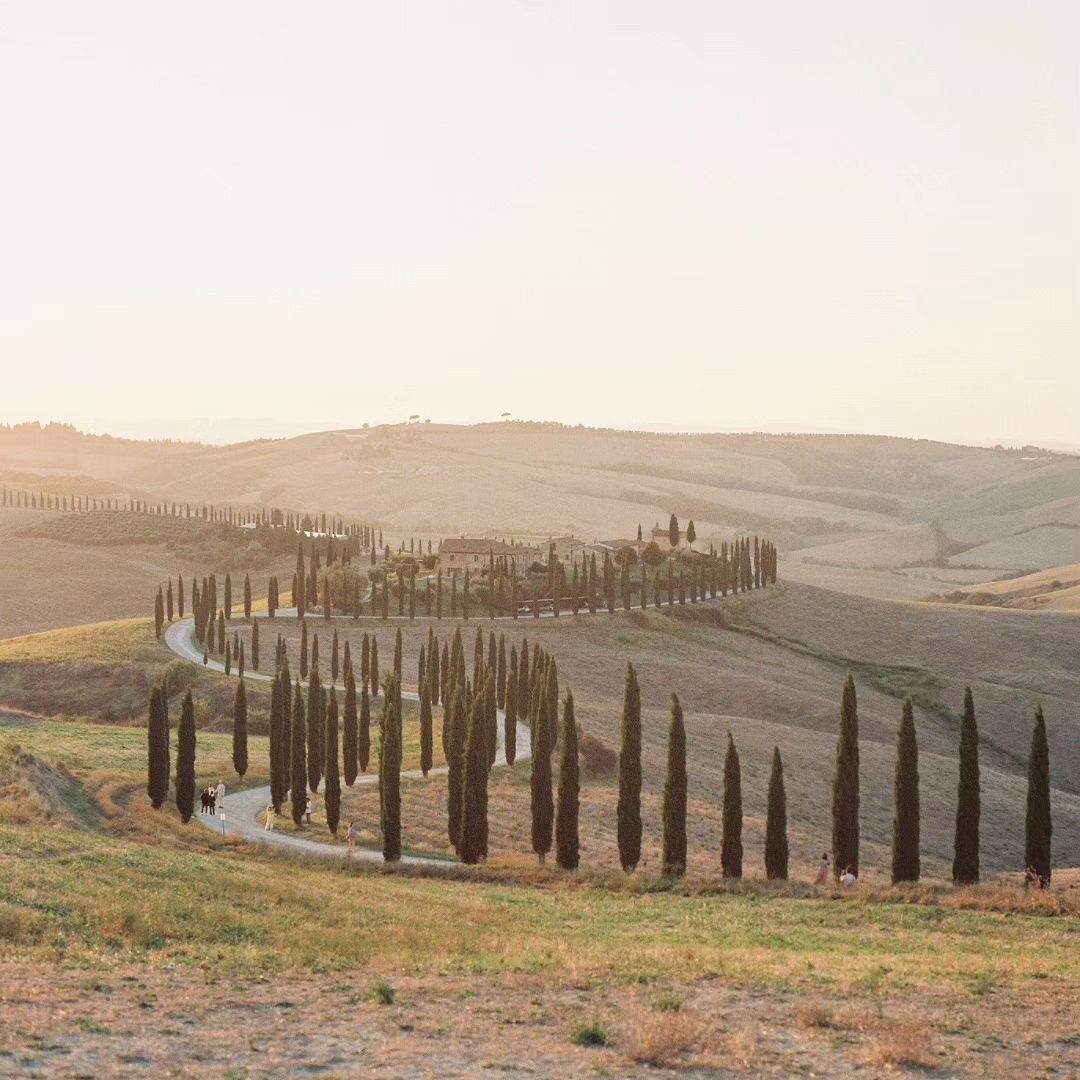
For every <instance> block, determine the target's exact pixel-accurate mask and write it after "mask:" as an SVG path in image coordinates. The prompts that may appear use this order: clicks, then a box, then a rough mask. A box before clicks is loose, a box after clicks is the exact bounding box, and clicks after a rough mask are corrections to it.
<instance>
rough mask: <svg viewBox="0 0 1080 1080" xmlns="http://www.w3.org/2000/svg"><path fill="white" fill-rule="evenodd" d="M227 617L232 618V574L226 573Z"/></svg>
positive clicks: (225, 609)
mask: <svg viewBox="0 0 1080 1080" xmlns="http://www.w3.org/2000/svg"><path fill="white" fill-rule="evenodd" d="M224 611H225V618H226V619H231V618H232V574H229V573H226V575H225V608H224Z"/></svg>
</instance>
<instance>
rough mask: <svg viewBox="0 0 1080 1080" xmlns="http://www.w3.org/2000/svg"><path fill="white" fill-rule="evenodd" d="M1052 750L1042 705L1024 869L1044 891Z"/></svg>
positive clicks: (1034, 742)
mask: <svg viewBox="0 0 1080 1080" xmlns="http://www.w3.org/2000/svg"><path fill="white" fill-rule="evenodd" d="M1053 831H1054V830H1053V823H1052V822H1051V820H1050V747H1049V744H1048V743H1047V739H1046V720H1045V718H1044V717H1043V709H1042V705H1036V706H1035V707H1034V708H1033V710H1032V726H1031V756H1030V757H1029V758H1028V789H1027V814H1026V816H1025V819H1024V867H1025V870H1026V874H1027V877H1028V879H1029V880H1030V881H1032V882H1033V883H1034V884H1036V885H1039V886H1041V887H1043V888H1045V887H1046V886H1048V885H1049V884H1050V870H1051V863H1050V841H1051V837H1052V835H1053Z"/></svg>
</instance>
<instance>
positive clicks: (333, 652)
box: [330, 630, 340, 683]
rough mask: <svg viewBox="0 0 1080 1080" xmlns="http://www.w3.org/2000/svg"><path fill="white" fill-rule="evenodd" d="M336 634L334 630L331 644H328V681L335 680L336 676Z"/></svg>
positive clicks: (337, 668) (337, 669)
mask: <svg viewBox="0 0 1080 1080" xmlns="http://www.w3.org/2000/svg"><path fill="white" fill-rule="evenodd" d="M339 670H340V669H339V667H338V636H337V630H335V631H334V640H333V644H332V645H331V646H330V681H331V682H335V683H336V682H337V678H338V671H339Z"/></svg>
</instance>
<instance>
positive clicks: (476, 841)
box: [458, 675, 494, 865]
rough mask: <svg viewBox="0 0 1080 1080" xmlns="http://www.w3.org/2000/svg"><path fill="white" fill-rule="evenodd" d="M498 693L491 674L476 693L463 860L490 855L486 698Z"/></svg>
mask: <svg viewBox="0 0 1080 1080" xmlns="http://www.w3.org/2000/svg"><path fill="white" fill-rule="evenodd" d="M488 694H494V688H493V687H492V686H491V677H490V675H489V676H488V678H487V679H485V685H484V687H483V689H478V690H477V692H476V693H475V694H474V695H473V702H472V709H471V710H470V712H469V727H468V732H467V734H466V737H465V754H464V773H463V777H462V791H461V838H460V839H459V840H458V854H459V855H460V856H461V861H462V862H463V863H466V864H467V865H474V864H476V863H478V862H479V861H480V860H481V859H483V858H485V857H486V855H487V845H488V836H487V833H488V817H487V812H488V769H489V766H488V747H487V731H486V728H487V715H486V714H487V708H486V702H485V699H486V697H487V695H488Z"/></svg>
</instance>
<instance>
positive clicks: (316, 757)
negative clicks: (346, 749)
mask: <svg viewBox="0 0 1080 1080" xmlns="http://www.w3.org/2000/svg"><path fill="white" fill-rule="evenodd" d="M324 696H325V694H324V691H323V688H322V682H321V681H320V680H319V676H318V675H317V674H316V673H315V672H314V671H312V672H311V677H310V678H309V679H308V700H307V712H308V748H307V749H308V760H307V766H308V787H309V788H310V789H311V790H312V791H318V790H319V781H320V780H322V776H323V766H324V764H325V760H326V759H325V758H324V756H323V745H322V744H323V735H324V734H325V730H326V725H325V724H324V722H323V720H324V714H325V705H324V704H323V698H324Z"/></svg>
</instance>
